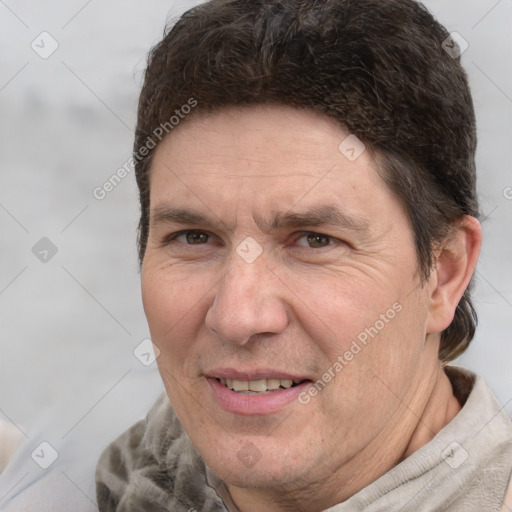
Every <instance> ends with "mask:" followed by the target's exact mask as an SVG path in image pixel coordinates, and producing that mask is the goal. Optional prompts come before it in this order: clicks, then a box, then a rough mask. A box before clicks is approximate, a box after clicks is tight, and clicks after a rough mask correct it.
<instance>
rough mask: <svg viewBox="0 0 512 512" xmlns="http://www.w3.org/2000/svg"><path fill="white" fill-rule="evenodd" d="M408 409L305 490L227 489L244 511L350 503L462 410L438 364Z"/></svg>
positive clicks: (284, 510) (411, 398)
mask: <svg viewBox="0 0 512 512" xmlns="http://www.w3.org/2000/svg"><path fill="white" fill-rule="evenodd" d="M404 405H405V406H406V407H405V409H406V412H405V413H404V414H403V415H402V416H401V417H400V418H397V419H396V420H395V421H393V422H390V423H392V424H390V425H389V426H388V427H386V429H384V430H383V432H382V433H381V434H380V435H379V436H377V438H375V440H374V441H373V442H372V443H371V444H370V445H368V446H367V447H365V449H364V450H362V451H361V452H360V453H358V454H357V455H356V456H355V457H353V458H352V459H350V460H349V461H348V462H347V463H346V464H344V465H343V466H342V467H340V468H338V469H337V470H336V471H334V472H332V473H331V474H330V476H329V477H328V478H327V480H326V479H325V478H322V480H321V482H316V483H315V482H308V483H307V485H303V486H302V487H301V489H282V488H280V489H272V490H269V489H247V488H238V487H234V486H228V488H229V491H230V493H231V496H232V498H233V500H234V502H235V503H236V504H237V506H238V508H239V509H240V511H241V512H257V511H260V510H265V511H268V512H287V511H292V510H293V511H297V510H308V511H315V512H316V511H321V510H325V509H327V508H329V507H331V506H333V505H335V504H338V503H342V502H343V501H345V500H347V499H348V498H350V497H351V496H353V495H354V494H356V493H357V492H358V491H360V490H361V489H363V488H364V487H366V486H368V485H369V484H371V483H372V482H373V481H375V480H376V479H377V478H379V477H380V476H382V475H383V474H384V473H386V472H388V471H389V470H390V469H392V468H393V466H395V465H396V464H398V463H399V462H401V461H402V460H404V459H405V458H407V457H409V456H410V455H411V454H413V453H414V452H415V451H416V450H418V449H419V448H421V447H422V446H423V445H425V444H427V443H428V442H429V441H431V440H432V439H433V438H434V436H435V435H436V434H437V433H438V432H439V431H440V430H441V429H442V428H443V427H444V426H445V425H447V424H448V423H449V422H450V421H452V419H453V418H454V417H455V416H456V415H457V413H458V412H459V411H460V409H461V406H460V404H459V402H458V400H457V398H456V397H455V395H454V394H453V389H452V386H451V383H450V380H449V379H448V377H447V376H446V374H445V372H444V370H443V368H442V366H441V364H440V363H439V362H436V364H435V365H433V366H432V368H431V371H430V373H428V374H427V375H423V378H422V379H420V380H419V381H418V382H417V388H416V389H415V390H414V391H413V392H412V394H411V395H410V396H409V397H408V398H407V399H406V400H404ZM333 489H334V492H333ZM340 489H341V492H340ZM292 496H293V498H292ZM283 497H285V499H286V502H284V501H283Z"/></svg>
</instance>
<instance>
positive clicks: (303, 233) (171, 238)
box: [162, 229, 346, 249]
mask: <svg viewBox="0 0 512 512" xmlns="http://www.w3.org/2000/svg"><path fill="white" fill-rule="evenodd" d="M189 233H196V234H200V235H206V236H207V237H208V240H207V241H209V238H211V237H213V235H211V234H210V233H208V232H207V231H201V230H198V229H186V230H183V231H178V232H176V233H172V234H170V235H169V236H167V237H165V239H164V240H163V244H162V245H168V244H170V243H171V242H173V241H175V240H176V239H177V238H178V237H180V236H183V235H187V234H189ZM297 235H299V236H297V237H296V238H294V240H295V243H296V242H297V241H298V240H300V239H301V238H303V237H306V236H308V235H313V236H316V237H325V238H327V239H328V240H329V242H330V243H329V244H328V245H326V246H325V247H320V248H318V247H310V246H304V245H300V246H299V247H302V248H304V249H326V248H328V247H331V246H333V245H335V243H336V242H338V243H340V244H346V242H344V241H343V240H339V239H338V238H335V237H333V236H330V235H326V234H325V233H320V232H316V231H301V232H299V233H297ZM183 245H188V246H192V245H206V244H189V243H186V242H183Z"/></svg>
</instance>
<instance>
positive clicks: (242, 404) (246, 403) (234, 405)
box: [207, 377, 310, 416]
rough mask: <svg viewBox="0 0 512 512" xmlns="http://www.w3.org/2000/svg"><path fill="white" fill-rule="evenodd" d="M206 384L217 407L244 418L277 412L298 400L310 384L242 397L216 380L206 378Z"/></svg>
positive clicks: (305, 383) (307, 382) (304, 383)
mask: <svg viewBox="0 0 512 512" xmlns="http://www.w3.org/2000/svg"><path fill="white" fill-rule="evenodd" d="M207 380H208V383H209V384H210V386H211V389H212V390H213V395H214V396H215V399H216V400H217V402H218V403H219V405H220V406H221V407H222V408H223V409H224V410H226V411H228V412H233V413H235V414H242V415H245V416H253V415H258V414H259V415H262V414H271V413H273V412H277V411H279V410H280V409H282V408H283V407H285V406H286V405H288V404H289V403H291V402H293V401H294V400H297V399H298V396H299V395H300V394H301V393H302V392H303V391H304V389H305V388H306V387H307V386H308V385H309V384H310V382H309V381H306V382H303V383H302V384H299V385H297V386H294V387H293V388H288V389H283V390H279V391H272V392H270V393H267V394H262V395H243V394H239V393H236V392H235V391H233V390H231V389H228V388H227V387H226V386H224V385H222V384H221V383H220V382H219V381H218V380H217V379H213V378H210V377H208V378H207Z"/></svg>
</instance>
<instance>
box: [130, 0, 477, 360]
mask: <svg viewBox="0 0 512 512" xmlns="http://www.w3.org/2000/svg"><path fill="white" fill-rule="evenodd" d="M448 37H449V34H448V33H447V32H446V30H445V29H444V28H443V27H442V26H441V25H439V24H438V23H437V22H436V21H435V20H434V19H433V18H432V17H431V15H430V14H429V13H428V12H427V11H426V10H425V9H424V8H423V7H422V6H421V5H419V4H417V3H415V2H412V1H408V0H387V1H385V2H382V1H380V0H364V1H338V0H336V1H328V2H324V1H321V2H320V1H311V2H301V1H290V0H288V1H281V2H265V1H254V2H252V1H251V2H249V1H214V2H208V3H206V4H204V5H200V6H198V7H196V8H194V9H191V10H190V11H188V12H186V13H185V14H184V15H183V16H182V18H181V19H180V20H179V21H178V22H177V23H176V24H175V26H174V27H173V29H172V30H171V31H170V32H169V33H168V34H167V36H166V37H165V38H164V39H163V40H162V41H161V42H160V43H159V44H158V45H157V46H156V47H155V48H154V49H153V51H152V53H151V57H150V61H149V65H148V68H147V71H146V76H145V83H144V87H143V90H142V93H141V97H140V104H139V114H138V123H137V135H136V141H135V148H134V153H135V157H136V174H137V181H138V184H139V188H140V199H141V221H140V236H139V254H140V258H141V260H142V259H143V257H144V253H145V248H146V243H147V237H148V229H149V209H150V202H149V189H150V176H151V172H150V171H151V161H152V155H153V154H154V149H153V148H154V146H155V143H156V144H158V142H159V139H161V138H162V134H163V135H165V134H166V133H168V132H171V131H173V130H174V129H175V127H177V126H178V125H179V123H180V122H181V123H183V122H185V120H184V119H183V118H184V117H185V116H187V115H190V116H192V115H194V114H196V113H198V112H200V111H203V112H204V111H212V110H217V109H220V108H223V107H225V106H229V105H246V104H261V103H279V104H285V105H291V106H295V107H298V108H306V109H310V110H313V111H316V112H318V113H322V114H324V115H326V116H329V117H331V118H333V119H335V120H336V121H337V122H338V123H339V124H340V126H342V127H345V128H346V129H347V131H348V132H350V133H353V134H355V135H356V136H357V137H358V138H359V139H360V140H361V141H363V142H364V144H365V145H366V147H367V149H370V150H371V151H372V152H373V153H374V155H375V157H376V158H378V159H379V162H380V164H381V165H380V169H379V170H380V173H381V175H382V176H383V177H384V178H385V180H386V182H387V183H388V185H389V186H390V187H391V188H392V189H393V190H394V191H395V193H396V194H397V196H398V197H400V199H401V200H402V202H403V203H404V206H405V208H406V211H407V215H408V217H409V221H410V222H411V226H412V229H413V231H414V238H415V246H416V251H417V257H418V270H419V272H420V273H421V275H422V276H424V277H425V278H426V277H427V276H428V274H429V272H430V269H431V268H432V263H433V260H432V247H433V246H434V245H435V244H436V242H438V241H440V240H442V239H443V237H444V236H445V235H446V233H447V232H448V230H449V228H450V227H451V226H452V225H453V223H454V222H456V220H457V219H460V218H461V217H462V216H463V215H466V214H467V215H472V216H474V217H476V218H478V216H479V213H478V204H477V199H476V191H475V181H476V177H475V164H474V153H475V146H476V135H475V119H474V112H473V106H472V100H471V96H470V92H469V89H468V85H467V81H466V76H465V73H464V70H463V69H462V67H461V66H460V62H459V60H458V59H453V58H452V57H451V56H450V54H448V53H447V52H446V51H444V49H443V46H442V43H443V42H444V41H445V40H446V38H448ZM155 131H156V135H155ZM148 141H151V142H148ZM470 288H471V287H468V289H467V290H466V292H465V293H464V295H463V297H462V300H461V301H460V303H459V305H458V306H457V310H456V312H455V316H454V320H453V322H452V324H451V325H450V326H449V327H448V328H447V329H446V330H445V331H444V332H443V334H442V345H441V350H440V358H441V360H444V361H448V360H451V359H453V358H454V357H455V356H457V355H459V354H460V353H462V352H463V351H464V350H465V348H466V347H467V346H468V344H469V342H470V341H471V339H472V338H473V335H474V331H475V326H476V313H475V311H474V309H473V307H472V304H471V300H470Z"/></svg>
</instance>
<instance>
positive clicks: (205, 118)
mask: <svg viewBox="0 0 512 512" xmlns="http://www.w3.org/2000/svg"><path fill="white" fill-rule="evenodd" d="M347 150H348V151H347ZM350 150H352V152H350ZM354 157H355V158H354ZM150 172H151V176H150V193H151V205H152V211H153V210H154V209H156V208H158V207H159V206H160V204H161V203H162V202H169V201H178V202H182V203H184V202H185V203H186V202H193V203H196V205H197V206H199V207H204V206H205V205H206V206H208V204H212V203H215V205H216V207H217V208H224V209H225V208H227V207H229V206H230V205H232V204H234V202H235V201H238V203H239V204H238V205H237V214H238V215H241V214H243V211H244V210H245V209H248V208H249V207H252V208H253V209H257V210H259V211H262V212H263V211H270V210H272V209H273V210H275V209H276V208H275V207H276V204H279V206H280V208H279V210H282V209H283V208H284V209H290V208H292V207H293V206H294V205H298V204H299V203H300V206H303V207H308V208H311V207H314V208H316V207H318V206H319V201H320V202H325V203H329V204H331V205H340V206H342V207H346V208H355V207H356V206H357V205H358V204H359V206H360V205H361V203H365V202H366V203H368V204H366V209H367V210H368V212H367V213H369V214H372V210H375V208H374V207H372V204H370V203H369V202H368V198H369V197H371V198H372V203H373V206H375V205H376V204H377V203H378V202H379V203H380V208H382V207H387V206H386V203H390V202H391V203H393V202H395V201H396V199H395V198H394V197H392V194H391V191H390V190H389V189H388V187H387V185H386V184H385V183H384V182H383V181H382V179H381V178H380V176H379V175H378V173H377V171H376V163H375V161H374V158H373V156H372V153H371V152H370V151H369V150H368V148H365V147H364V145H363V144H362V142H360V141H359V140H358V139H357V138H355V136H353V135H351V134H350V133H349V132H348V131H347V130H345V129H343V128H342V127H341V126H339V125H338V123H336V122H335V121H334V120H332V119H330V118H328V117H326V116H322V115H320V114H318V113H315V112H312V111H306V110H299V109H295V108H293V107H288V106H283V105H272V106H270V105H257V106H250V107H242V108H239V107H237V108H235V107H232V108H226V109H223V110H220V111H217V112H214V113H209V114H203V115H197V114H195V113H194V114H193V115H192V116H190V117H189V118H186V119H185V120H184V121H183V122H182V124H181V125H179V126H178V127H177V128H175V130H173V131H172V132H171V133H170V134H169V135H168V136H167V137H166V138H165V139H163V141H162V142H161V143H160V144H159V146H158V147H157V148H156V150H155V155H154V157H153V161H152V165H151V171H150ZM240 200H242V204H240ZM391 203H390V204H391ZM388 206H389V205H388ZM373 213H375V214H377V211H374V212H373Z"/></svg>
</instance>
